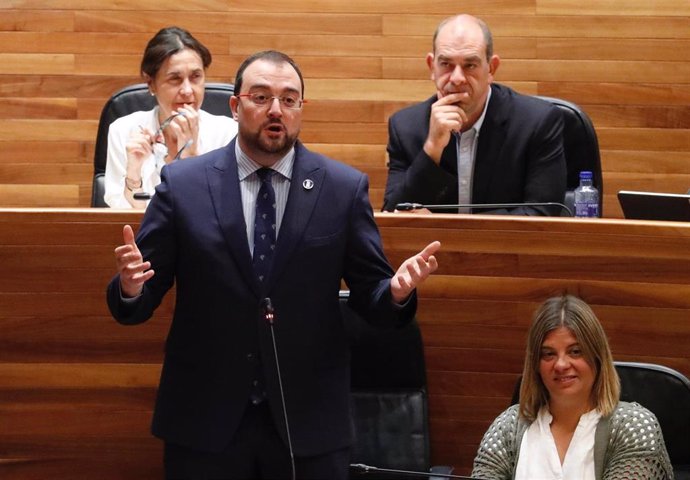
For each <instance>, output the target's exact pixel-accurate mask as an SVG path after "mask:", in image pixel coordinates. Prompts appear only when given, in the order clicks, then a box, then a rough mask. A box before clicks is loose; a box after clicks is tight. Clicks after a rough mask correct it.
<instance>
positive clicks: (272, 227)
mask: <svg viewBox="0 0 690 480" xmlns="http://www.w3.org/2000/svg"><path fill="white" fill-rule="evenodd" d="M273 173H275V171H274V170H271V169H270V168H265V167H264V168H260V169H258V170H257V171H256V174H257V175H258V176H259V178H260V179H261V188H259V194H258V195H257V197H256V217H255V219H254V257H253V263H254V271H255V272H256V277H257V278H258V279H259V281H260V282H262V283H263V282H264V281H265V279H266V278H267V277H268V272H269V271H270V269H271V260H272V259H273V251H274V250H275V246H276V193H275V191H274V190H273V185H272V184H271V177H272V176H273Z"/></svg>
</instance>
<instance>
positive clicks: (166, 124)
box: [153, 111, 184, 141]
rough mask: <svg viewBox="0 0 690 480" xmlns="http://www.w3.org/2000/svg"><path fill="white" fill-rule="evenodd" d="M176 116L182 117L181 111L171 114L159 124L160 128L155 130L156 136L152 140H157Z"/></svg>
mask: <svg viewBox="0 0 690 480" xmlns="http://www.w3.org/2000/svg"><path fill="white" fill-rule="evenodd" d="M178 115H182V116H183V117H184V111H182V112H177V113H173V114H172V115H170V116H169V117H168V118H166V119H165V120H163V121H162V122H161V125H160V127H158V130H156V134H155V135H154V136H153V138H154V139H156V138H158V137H159V136H160V135H161V134H162V133H163V130H165V127H167V126H168V125H170V122H172V121H173V120H174V119H175V117H176V116H178ZM154 141H155V140H154Z"/></svg>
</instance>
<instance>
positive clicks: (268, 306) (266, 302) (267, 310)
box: [261, 297, 297, 480]
mask: <svg viewBox="0 0 690 480" xmlns="http://www.w3.org/2000/svg"><path fill="white" fill-rule="evenodd" d="M261 309H262V310H263V313H264V320H266V321H267V322H268V324H269V325H270V327H271V340H272V341H273V358H274V359H275V362H276V371H277V372H278V387H279V388H280V401H281V403H282V406H283V419H284V420H285V435H286V437H287V442H288V451H289V452H290V466H291V467H292V477H291V478H292V480H295V479H296V478H297V477H296V475H295V453H294V452H293V450H292V436H291V435H290V423H289V422H288V414H287V407H286V406H285V391H284V390H283V378H282V376H281V374H280V362H279V361H278V347H277V346H276V335H275V332H274V331H273V321H274V320H275V310H274V309H273V303H272V302H271V299H270V298H269V297H266V298H264V299H263V300H261Z"/></svg>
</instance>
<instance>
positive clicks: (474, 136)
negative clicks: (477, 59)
mask: <svg viewBox="0 0 690 480" xmlns="http://www.w3.org/2000/svg"><path fill="white" fill-rule="evenodd" d="M490 99H491V89H490V88H489V92H488V94H487V96H486V103H485V104H484V111H483V112H482V115H481V117H479V119H478V120H477V121H476V122H474V125H472V127H471V128H470V129H469V130H467V131H466V132H462V133H460V134H457V133H456V134H454V138H455V145H456V153H457V159H458V160H457V161H458V203H472V177H473V176H474V161H475V158H476V156H477V144H478V143H479V131H480V130H481V128H482V124H483V123H484V117H486V109H487V108H488V107H489V100H490ZM469 212H470V209H469V208H459V209H458V213H469Z"/></svg>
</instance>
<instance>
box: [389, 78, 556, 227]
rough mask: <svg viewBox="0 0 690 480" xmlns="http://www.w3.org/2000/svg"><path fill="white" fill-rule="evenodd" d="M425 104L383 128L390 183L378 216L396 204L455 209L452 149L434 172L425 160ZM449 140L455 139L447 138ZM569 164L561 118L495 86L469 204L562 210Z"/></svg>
mask: <svg viewBox="0 0 690 480" xmlns="http://www.w3.org/2000/svg"><path fill="white" fill-rule="evenodd" d="M436 100H437V97H436V95H434V96H433V97H431V98H429V99H428V100H426V101H425V102H422V103H418V104H416V105H412V106H410V107H407V108H404V109H403V110H400V111H399V112H397V113H395V114H394V115H393V116H392V117H391V118H390V120H389V122H388V160H389V163H388V182H387V184H386V192H385V194H384V200H383V210H389V211H392V210H394V209H395V206H396V205H397V204H398V203H401V202H415V203H422V204H436V205H441V204H443V205H447V204H455V203H458V179H457V172H456V165H457V154H456V144H455V142H453V141H451V142H449V144H448V146H447V147H446V148H445V150H444V151H443V155H442V160H441V165H442V167H439V166H438V165H436V164H435V163H434V161H433V160H431V158H429V156H427V155H426V153H424V150H423V146H424V142H425V141H426V137H427V135H428V134H429V117H430V114H431V105H432V104H433V103H434V102H435V101H436ZM451 138H452V137H451ZM565 190H566V164H565V154H564V150H563V118H562V116H561V113H560V112H559V110H558V108H556V107H554V106H552V105H551V104H549V103H547V102H545V101H542V100H539V99H537V98H534V97H530V96H527V95H521V94H519V93H517V92H515V91H513V90H511V89H510V88H508V87H505V86H503V85H499V84H496V83H494V84H492V85H491V99H490V100H489V107H488V108H487V111H486V116H485V117H484V123H483V124H482V127H481V131H480V133H479V144H478V145H477V153H476V157H475V165H474V176H473V179H472V203H518V202H563V200H564V197H565ZM475 213H503V214H505V213H511V214H519V215H548V214H552V215H558V214H559V213H560V212H559V211H558V209H553V208H552V209H547V208H544V207H536V208H535V207H519V208H514V209H509V210H505V209H500V210H494V211H487V210H479V209H478V210H476V211H475Z"/></svg>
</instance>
